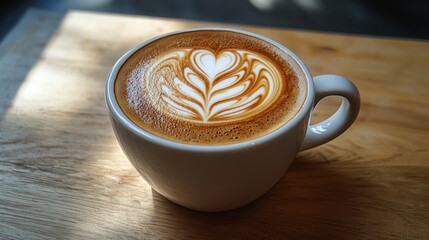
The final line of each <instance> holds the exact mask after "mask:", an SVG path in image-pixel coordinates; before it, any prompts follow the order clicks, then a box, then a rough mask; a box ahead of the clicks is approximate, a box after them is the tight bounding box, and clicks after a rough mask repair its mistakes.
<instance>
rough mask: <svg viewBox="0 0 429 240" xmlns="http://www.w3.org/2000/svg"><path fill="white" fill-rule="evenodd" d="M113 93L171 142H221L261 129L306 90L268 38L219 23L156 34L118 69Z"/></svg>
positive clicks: (292, 107)
mask: <svg viewBox="0 0 429 240" xmlns="http://www.w3.org/2000/svg"><path fill="white" fill-rule="evenodd" d="M115 96H116V99H117V102H118V104H119V106H120V108H121V109H122V111H123V112H124V113H125V115H126V116H127V117H128V118H129V119H130V120H131V121H132V122H134V123H135V124H136V125H137V126H139V127H140V128H142V129H144V130H145V131H147V132H149V133H151V134H153V135H156V136H159V137H162V138H165V139H168V140H171V141H176V142H182V143H188V144H199V145H222V144H232V143H238V142H244V141H249V140H252V139H255V138H258V137H261V136H263V135H266V134H268V133H270V132H272V131H274V130H276V129H277V128H279V127H280V126H282V125H283V124H285V123H286V122H288V121H289V120H290V119H292V118H293V117H294V116H295V114H296V113H297V112H298V111H299V110H300V108H301V106H302V104H303V102H304V99H305V97H306V83H305V81H304V76H303V73H302V72H301V70H300V68H299V67H298V65H297V63H296V62H295V61H294V60H293V58H292V57H291V56H289V55H288V54H287V53H285V52H284V51H283V50H281V49H280V48H278V47H277V46H274V45H273V44H271V43H268V42H266V41H263V40H261V39H259V38H255V37H252V36H249V35H245V34H241V33H236V32H230V31H220V30H216V31H215V30H204V31H193V32H185V33H179V34H174V35H170V36H167V37H163V38H160V39H157V40H155V41H153V42H151V43H149V44H147V45H145V46H144V47H142V48H141V49H139V50H137V51H136V52H135V53H133V54H132V55H131V56H130V57H129V58H128V59H127V60H126V61H125V62H124V64H123V65H122V67H121V68H120V70H119V72H118V74H117V77H116V80H115Z"/></svg>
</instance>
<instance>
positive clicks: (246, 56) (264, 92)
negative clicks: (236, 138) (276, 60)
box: [146, 49, 283, 123]
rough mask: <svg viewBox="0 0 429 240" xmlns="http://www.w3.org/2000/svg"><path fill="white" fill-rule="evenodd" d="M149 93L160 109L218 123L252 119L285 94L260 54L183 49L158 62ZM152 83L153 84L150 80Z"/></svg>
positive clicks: (273, 68) (280, 81) (270, 64)
mask: <svg viewBox="0 0 429 240" xmlns="http://www.w3.org/2000/svg"><path fill="white" fill-rule="evenodd" d="M148 76H157V77H158V83H159V84H158V85H155V84H148V85H147V88H148V89H147V90H148V91H147V92H148V94H152V95H153V96H152V98H153V99H160V101H159V103H157V104H159V109H160V110H162V111H165V112H166V113H168V114H170V115H172V116H174V117H178V118H182V119H185V120H189V121H195V122H201V123H219V122H228V121H234V120H239V119H245V118H248V117H250V116H252V115H254V114H257V113H260V112H261V111H263V110H265V109H267V108H268V107H269V106H270V104H271V103H272V102H273V101H275V99H277V98H278V96H279V95H280V92H281V89H282V84H283V82H282V78H281V74H280V73H279V71H278V69H277V68H276V67H275V66H274V65H273V64H272V63H271V62H270V61H267V60H266V58H264V57H263V56H260V55H259V54H257V53H253V52H250V51H243V50H228V49H227V50H222V51H218V52H213V51H210V50H207V49H193V50H191V49H183V50H176V51H174V52H171V53H169V54H166V55H165V56H164V57H163V58H160V59H159V61H158V62H156V63H155V64H154V67H153V69H152V72H150V73H148ZM146 82H149V81H146Z"/></svg>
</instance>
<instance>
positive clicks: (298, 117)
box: [105, 27, 314, 152]
mask: <svg viewBox="0 0 429 240" xmlns="http://www.w3.org/2000/svg"><path fill="white" fill-rule="evenodd" d="M195 31H229V32H235V33H240V34H244V35H248V36H252V37H256V38H259V39H261V40H263V41H266V42H268V43H270V44H273V45H275V46H276V47H278V48H279V49H281V50H283V51H285V52H286V53H287V54H288V55H289V56H290V57H291V58H292V59H293V60H294V61H295V62H296V63H297V64H298V66H299V67H300V68H301V70H302V72H303V74H304V77H305V79H306V83H307V93H306V94H307V95H306V97H305V99H304V103H303V104H302V106H301V108H300V109H299V110H298V112H297V113H296V114H295V116H294V117H293V118H291V119H290V120H289V121H287V122H286V123H284V124H283V125H282V126H281V127H279V128H277V129H276V130H274V131H272V132H270V133H268V134H265V135H263V136H261V137H258V138H255V139H251V140H248V141H244V142H239V143H232V144H224V145H197V144H187V143H181V142H175V141H172V140H168V139H165V138H162V137H158V136H156V135H154V134H152V133H149V132H147V131H145V130H143V129H142V128H140V127H139V126H137V125H136V124H135V123H134V122H132V121H131V120H130V119H129V118H128V117H127V116H126V115H125V114H124V113H123V112H122V110H121V108H120V106H119V104H118V102H117V101H116V98H115V91H114V83H115V79H116V75H117V74H118V72H119V69H120V68H121V67H122V65H123V64H124V63H125V61H126V60H127V59H128V58H129V57H130V56H131V55H132V54H134V53H135V52H136V51H137V50H139V49H140V48H142V47H144V46H146V45H147V44H149V43H151V42H154V41H156V40H158V39H161V38H164V37H167V36H170V35H174V34H180V33H187V32H195ZM313 93H314V85H313V81H312V76H311V74H310V71H309V70H308V68H307V67H306V65H305V64H304V62H303V61H302V60H301V59H300V58H299V57H298V56H297V55H296V54H295V53H294V52H292V51H291V50H290V49H288V48H286V47H285V46H283V45H282V44H280V43H278V42H276V41H274V40H273V39H271V38H268V37H265V36H262V35H259V34H256V33H253V32H248V31H245V30H241V29H234V28H224V27H203V28H187V29H182V30H178V31H173V32H168V33H165V34H161V35H159V36H156V37H153V38H150V39H148V40H146V41H143V42H140V43H139V44H137V45H135V46H134V47H132V48H131V49H130V50H128V51H127V52H126V53H125V54H123V55H122V56H121V57H120V58H119V60H118V61H116V63H115V64H114V65H113V67H112V70H111V71H110V73H109V75H108V77H107V80H106V86H105V101H106V104H107V107H108V109H109V110H110V114H111V115H112V116H113V117H114V118H115V119H116V120H117V121H118V122H120V124H121V125H122V126H124V127H125V128H127V129H128V130H129V131H131V132H133V133H134V134H135V135H137V136H139V137H141V138H144V139H146V140H147V141H150V142H152V143H154V144H158V145H162V146H164V147H169V148H174V149H180V150H184V151H194V152H195V151H197V152H220V151H234V150H239V149H250V148H252V147H255V146H258V145H261V144H263V143H266V142H269V141H271V140H273V139H275V138H278V137H279V136H280V135H282V134H284V133H285V132H287V131H288V130H289V129H291V128H292V127H293V126H296V125H298V124H299V123H300V122H301V121H302V120H303V119H304V118H305V116H306V114H307V113H308V111H309V110H310V109H311V107H312V105H313V100H314V94H313ZM307 124H308V123H307Z"/></svg>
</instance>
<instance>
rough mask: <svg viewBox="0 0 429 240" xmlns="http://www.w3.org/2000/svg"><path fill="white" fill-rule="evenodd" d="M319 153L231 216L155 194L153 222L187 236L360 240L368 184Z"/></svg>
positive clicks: (306, 158) (302, 156)
mask: <svg viewBox="0 0 429 240" xmlns="http://www.w3.org/2000/svg"><path fill="white" fill-rule="evenodd" d="M315 153H316V154H315ZM317 155H319V156H317ZM320 155H321V154H320V153H317V152H314V151H313V152H312V153H309V154H308V153H303V154H300V155H299V156H298V158H297V159H296V160H295V162H294V163H293V164H292V165H291V167H290V168H289V170H288V171H287V173H286V174H285V175H284V177H282V179H281V180H280V181H279V182H278V183H277V184H276V185H275V186H274V187H273V188H272V189H271V190H270V191H269V192H268V193H266V194H265V195H264V196H262V197H261V198H259V199H258V200H256V201H254V202H253V203H251V204H249V205H247V206H244V207H242V208H239V209H236V210H232V211H229V212H223V213H202V212H197V211H193V210H189V209H186V208H183V207H180V206H178V205H176V204H174V203H172V202H170V201H169V200H167V199H166V198H164V197H163V196H161V195H160V194H159V193H157V192H156V191H154V190H152V196H153V204H154V208H155V212H154V214H153V217H154V219H152V222H157V220H159V221H163V222H166V221H173V222H171V226H177V227H175V228H171V229H170V230H171V231H173V232H174V235H177V236H180V237H185V238H186V237H196V238H200V239H206V238H210V237H214V238H221V239H225V238H233V239H240V238H244V239H246V238H255V239H285V238H288V237H292V238H294V237H296V238H299V239H309V238H311V239H314V238H316V239H321V238H326V239H332V238H335V239H338V238H340V239H356V238H361V237H362V234H365V233H362V227H363V225H364V224H365V216H364V214H363V211H360V208H361V207H363V206H364V205H365V201H368V199H369V198H370V196H371V192H367V191H365V189H364V188H362V187H359V186H361V185H362V184H365V183H362V182H361V180H358V178H357V177H355V176H353V175H348V174H347V170H345V171H344V172H343V169H339V168H336V167H335V166H333V165H334V164H330V163H329V162H326V161H329V160H328V159H326V158H324V157H323V156H322V158H323V160H322V161H319V162H315V161H314V158H315V157H317V158H319V159H320ZM349 167H350V166H349ZM166 215H167V216H168V217H166ZM174 216H177V218H176V219H175V218H174ZM166 224H169V223H166Z"/></svg>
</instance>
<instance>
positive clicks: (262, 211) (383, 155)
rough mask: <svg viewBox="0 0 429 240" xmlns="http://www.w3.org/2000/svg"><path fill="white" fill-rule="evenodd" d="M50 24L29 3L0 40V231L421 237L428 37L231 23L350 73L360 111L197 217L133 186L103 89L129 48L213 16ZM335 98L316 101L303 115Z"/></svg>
mask: <svg viewBox="0 0 429 240" xmlns="http://www.w3.org/2000/svg"><path fill="white" fill-rule="evenodd" d="M59 19H60V18H59V17H58V16H56V15H55V16H54V15H52V14H49V13H46V12H40V11H32V12H30V13H29V14H28V15H27V16H26V18H24V20H23V22H21V25H20V26H21V27H20V29H19V31H20V34H14V37H13V38H14V39H13V40H8V41H6V43H3V44H2V46H0V72H1V75H0V121H1V122H0V239H427V238H428V236H429V206H428V205H429V154H428V146H429V139H428V136H429V124H428V119H429V97H428V96H429V95H428V93H427V91H428V89H429V81H428V80H427V78H428V76H429V67H428V62H429V43H428V42H419V41H413V40H399V39H381V38H371V37H362V36H346V35H339V34H324V33H315V32H302V31H291V30H284V29H273V28H256V27H251V26H233V27H236V28H241V29H246V30H250V31H253V32H257V33H260V34H263V35H266V36H268V37H271V38H273V39H275V40H277V41H279V42H280V43H282V44H284V45H286V46H287V47H289V48H290V49H291V50H293V51H294V52H296V53H297V54H298V55H299V56H300V57H301V58H302V60H304V62H305V63H306V64H307V65H308V67H309V69H310V71H311V72H312V73H313V74H314V75H318V74H324V73H337V74H341V75H344V76H346V77H348V78H350V79H351V80H353V81H354V82H355V83H356V85H357V87H358V88H359V89H360V91H361V95H362V107H361V113H360V115H359V117H358V119H357V121H356V123H355V124H354V125H353V126H352V127H351V129H349V130H348V131H347V132H346V133H345V134H343V135H342V136H340V137H339V138H337V139H335V140H334V141H332V142H330V143H328V144H325V145H323V146H321V147H318V148H315V149H312V150H309V151H306V152H302V153H300V154H299V155H298V157H297V159H296V160H295V161H294V163H293V164H292V166H291V167H290V169H289V170H288V171H287V173H286V174H285V175H284V177H283V178H282V179H281V180H280V181H279V183H278V184H276V185H275V186H274V187H273V189H272V190H270V191H269V192H268V193H267V194H265V195H264V196H263V197H261V198H260V199H258V200H257V201H255V202H254V203H252V204H250V205H248V206H245V207H243V208H240V209H237V210H234V211H230V212H225V213H215V214H207V213H200V212H195V211H191V210H188V209H184V208H182V207H179V206H177V205H175V204H173V203H170V202H169V201H168V200H166V199H164V198H163V197H162V196H160V195H159V194H157V193H156V192H154V191H152V190H151V188H150V187H149V186H148V184H147V183H146V182H144V180H142V178H141V177H140V176H139V175H138V174H137V172H136V171H135V170H134V169H133V167H132V166H131V164H130V163H129V162H128V160H127V159H126V157H125V156H124V154H123V153H122V152H121V150H120V148H119V146H118V144H117V142H116V140H115V138H114V135H113V132H112V130H111V127H110V123H109V120H108V118H107V109H106V106H105V103H104V96H103V94H104V84H105V78H106V76H107V74H108V72H109V69H110V68H111V66H112V65H113V63H114V62H115V61H116V60H117V59H118V58H119V57H120V56H121V55H122V54H123V53H124V52H125V51H126V50H127V49H129V48H130V47H132V46H133V45H135V44H136V43H138V42H141V41H143V40H145V39H148V38H150V37H153V36H156V35H159V34H161V33H165V32H169V31H173V30H178V29H182V28H188V27H198V26H213V25H215V24H213V23H202V22H185V21H177V20H168V19H160V18H147V17H134V16H121V15H109V14H94V13H89V12H80V11H73V12H69V13H68V14H66V16H65V17H64V18H63V19H62V21H61V23H60V25H59V26H58V23H59ZM216 25H219V24H216ZM57 26H58V27H57ZM221 26H226V25H221ZM230 27H231V26H230ZM53 29H56V30H55V33H54V34H53V35H52V36H51V33H52V32H53ZM47 36H48V37H47ZM336 104H337V101H336V99H327V100H325V101H324V102H323V103H322V104H321V106H320V107H318V109H317V110H316V113H315V119H316V120H315V121H317V120H320V119H323V118H326V117H327V116H328V115H329V114H330V113H332V111H333V110H334V109H335V106H336ZM219 177H222V176H219ZM249 187H251V186H249Z"/></svg>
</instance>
